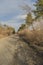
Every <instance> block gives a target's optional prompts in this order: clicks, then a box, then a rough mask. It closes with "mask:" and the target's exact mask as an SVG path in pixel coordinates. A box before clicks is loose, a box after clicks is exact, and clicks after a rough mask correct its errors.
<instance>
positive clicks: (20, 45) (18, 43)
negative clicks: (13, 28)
mask: <svg viewBox="0 0 43 65" xmlns="http://www.w3.org/2000/svg"><path fill="white" fill-rule="evenodd" d="M0 65H43V56H42V55H40V54H38V53H37V51H36V50H34V49H32V48H31V47H29V46H28V44H27V43H26V42H24V41H23V40H21V39H20V37H19V36H18V35H12V36H10V37H6V38H3V39H0Z"/></svg>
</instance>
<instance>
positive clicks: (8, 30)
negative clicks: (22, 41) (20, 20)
mask: <svg viewBox="0 0 43 65" xmlns="http://www.w3.org/2000/svg"><path fill="white" fill-rule="evenodd" d="M12 34H15V29H14V28H13V27H10V26H7V25H0V38H3V37H6V36H10V35H12Z"/></svg>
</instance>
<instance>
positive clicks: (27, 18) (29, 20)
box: [26, 13, 32, 26]
mask: <svg viewBox="0 0 43 65" xmlns="http://www.w3.org/2000/svg"><path fill="white" fill-rule="evenodd" d="M26 24H27V25H28V26H30V25H31V24H32V15H31V13H29V14H27V17H26Z"/></svg>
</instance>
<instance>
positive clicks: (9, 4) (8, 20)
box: [0, 0, 35, 30]
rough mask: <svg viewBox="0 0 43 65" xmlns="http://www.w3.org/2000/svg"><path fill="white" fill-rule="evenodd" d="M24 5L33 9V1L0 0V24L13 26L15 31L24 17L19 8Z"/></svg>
mask: <svg viewBox="0 0 43 65" xmlns="http://www.w3.org/2000/svg"><path fill="white" fill-rule="evenodd" d="M24 3H26V4H28V5H29V6H30V7H31V8H32V9H34V7H33V4H34V3H35V0H0V23H2V24H7V25H10V26H13V27H15V28H16V30H17V29H18V27H19V26H20V24H22V23H24V19H25V17H26V14H25V13H24V11H22V8H20V6H21V5H23V4H24Z"/></svg>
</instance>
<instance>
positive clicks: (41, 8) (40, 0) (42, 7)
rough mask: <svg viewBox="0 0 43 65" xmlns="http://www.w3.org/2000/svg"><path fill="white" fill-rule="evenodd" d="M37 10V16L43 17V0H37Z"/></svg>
mask: <svg viewBox="0 0 43 65" xmlns="http://www.w3.org/2000/svg"><path fill="white" fill-rule="evenodd" d="M35 7H36V10H35V11H34V13H35V16H36V18H38V17H43V0H37V1H36V4H35Z"/></svg>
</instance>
